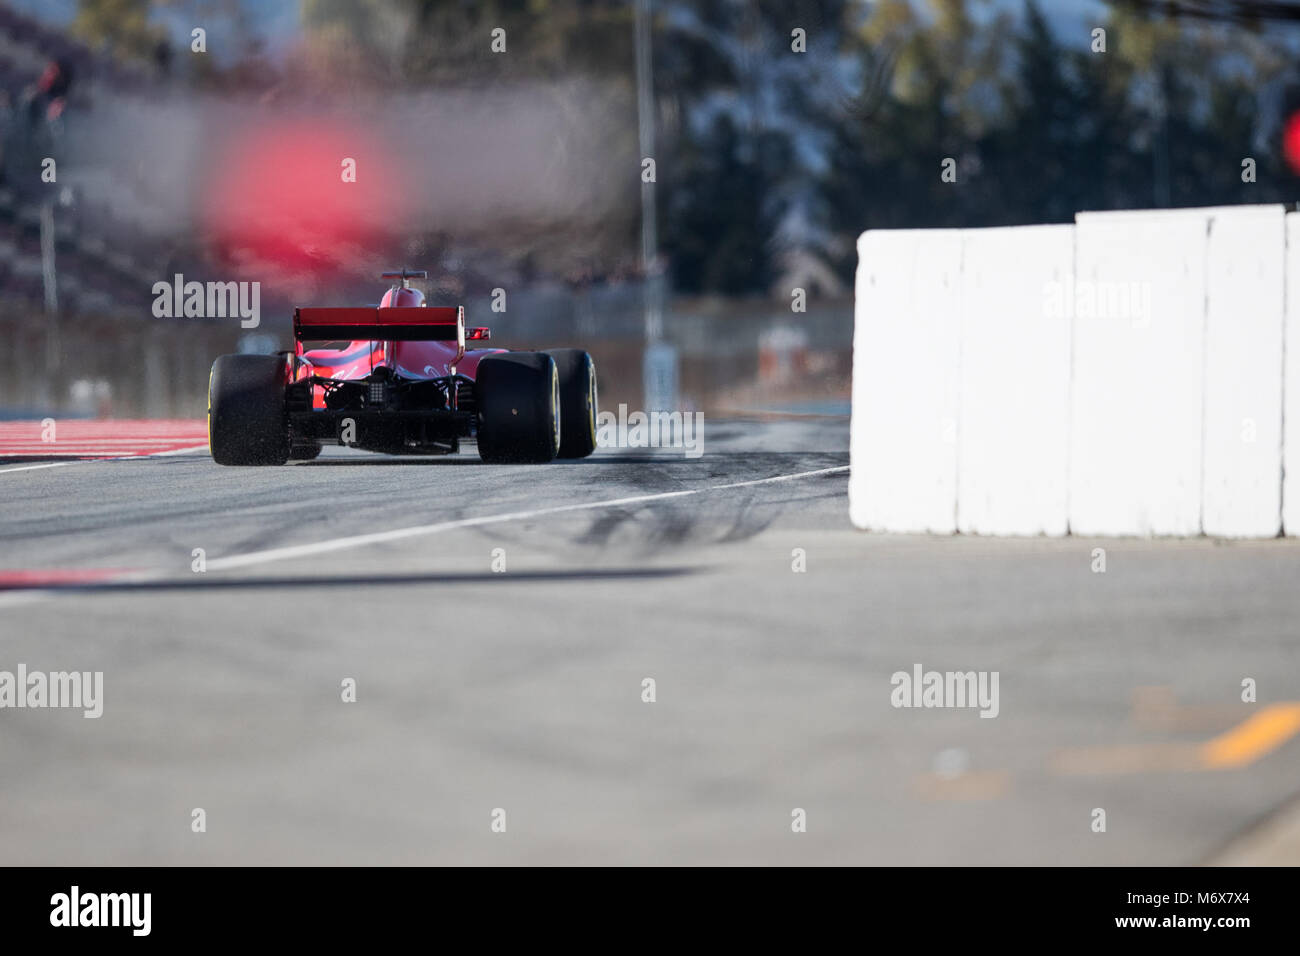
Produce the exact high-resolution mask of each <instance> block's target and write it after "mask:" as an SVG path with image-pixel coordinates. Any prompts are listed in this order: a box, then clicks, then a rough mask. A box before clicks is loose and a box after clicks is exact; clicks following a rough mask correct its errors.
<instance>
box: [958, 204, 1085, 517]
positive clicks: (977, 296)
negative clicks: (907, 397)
mask: <svg viewBox="0 0 1300 956" xmlns="http://www.w3.org/2000/svg"><path fill="white" fill-rule="evenodd" d="M1073 261H1074V227H1073V226H1031V227H1025V228H1012V229H973V230H969V231H966V232H965V233H963V235H962V273H961V304H960V306H959V311H960V315H961V359H960V365H961V369H960V385H961V387H960V401H959V405H960V412H959V417H958V428H957V528H958V530H959V531H962V532H965V533H975V534H1053V535H1060V534H1065V531H1066V522H1067V513H1066V507H1067V500H1068V496H1067V484H1066V479H1067V475H1068V469H1067V462H1068V459H1067V454H1066V453H1067V450H1068V449H1067V443H1066V435H1067V434H1068V430H1067V422H1068V418H1069V398H1070V391H1069V388H1070V320H1069V314H1068V311H1067V309H1066V307H1065V306H1066V301H1065V294H1066V292H1067V290H1068V286H1069V284H1070V274H1071V272H1072V270H1073Z"/></svg>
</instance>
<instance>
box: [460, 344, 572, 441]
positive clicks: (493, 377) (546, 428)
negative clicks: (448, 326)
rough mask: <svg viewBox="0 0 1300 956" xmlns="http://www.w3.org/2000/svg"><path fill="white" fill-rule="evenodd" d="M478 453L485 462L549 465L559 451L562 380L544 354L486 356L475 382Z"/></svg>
mask: <svg viewBox="0 0 1300 956" xmlns="http://www.w3.org/2000/svg"><path fill="white" fill-rule="evenodd" d="M474 399H475V401H476V402H477V403H478V454H479V457H480V458H482V459H483V460H484V461H486V462H493V463H501V462H533V463H538V464H540V463H542V462H548V461H551V460H552V459H553V458H555V455H556V453H557V452H558V451H559V450H560V436H561V432H560V428H561V416H560V378H559V373H558V372H557V370H556V367H555V360H554V359H552V358H551V357H550V356H549V355H547V354H546V353H545V352H507V353H502V354H500V355H489V356H487V357H486V358H484V359H483V360H482V361H480V362H479V364H478V373H477V374H476V376H475V379H474Z"/></svg>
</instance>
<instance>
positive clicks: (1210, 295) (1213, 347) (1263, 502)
mask: <svg viewBox="0 0 1300 956" xmlns="http://www.w3.org/2000/svg"><path fill="white" fill-rule="evenodd" d="M1285 260H1286V222H1285V215H1284V212H1283V209H1282V207H1281V206H1271V207H1270V206H1256V207H1245V208H1241V209H1229V210H1216V211H1215V213H1214V216H1213V218H1212V219H1211V221H1210V230H1209V254H1208V256H1207V261H1208V264H1209V268H1208V271H1207V274H1206V275H1207V281H1208V288H1207V290H1206V320H1205V478H1204V481H1205V488H1204V497H1203V499H1202V502H1203V503H1202V530H1204V532H1205V533H1206V534H1208V535H1216V536H1224V537H1271V536H1273V535H1276V534H1277V533H1278V529H1279V528H1280V527H1281V523H1282V480H1281V478H1282V392H1283V387H1282V372H1283V326H1284V321H1283V309H1284V300H1285V298H1286V295H1285ZM1294 288H1295V291H1296V294H1298V295H1300V284H1297V285H1296V286H1295V287H1294ZM1294 341H1295V342H1296V344H1297V347H1300V339H1296V340H1294ZM1295 384H1296V386H1297V388H1300V379H1296V380H1295Z"/></svg>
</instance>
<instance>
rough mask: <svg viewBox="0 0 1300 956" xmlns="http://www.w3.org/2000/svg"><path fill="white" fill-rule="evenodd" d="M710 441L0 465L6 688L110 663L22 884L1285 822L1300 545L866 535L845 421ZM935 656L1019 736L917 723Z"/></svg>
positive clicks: (1222, 850)
mask: <svg viewBox="0 0 1300 956" xmlns="http://www.w3.org/2000/svg"><path fill="white" fill-rule="evenodd" d="M705 438H706V445H705V454H704V456H703V457H701V458H698V459H688V458H686V457H684V456H683V455H682V454H681V452H680V450H677V451H673V450H671V449H660V450H654V451H642V450H624V451H614V450H608V451H607V450H602V451H600V452H598V453H597V455H596V456H594V457H593V458H591V459H589V460H587V461H584V462H578V463H558V464H554V465H549V466H519V467H499V466H485V465H482V464H480V463H479V462H478V459H477V457H476V455H475V454H474V452H473V450H472V448H471V449H470V450H469V451H467V452H466V453H463V454H462V455H460V456H457V457H455V458H447V459H398V458H384V457H382V456H373V455H368V454H362V453H352V452H348V451H343V450H338V449H333V450H327V451H326V453H325V455H324V456H322V457H321V458H320V459H318V460H317V461H315V462H302V463H297V464H292V465H289V466H286V467H283V468H271V469H233V468H221V467H218V466H217V465H215V464H213V463H212V461H211V460H210V459H209V458H208V457H207V456H206V454H201V453H182V454H172V455H167V456H161V457H154V458H140V459H125V460H100V461H87V462H68V461H59V462H28V463H18V462H15V463H10V464H0V569H5V570H0V585H2V586H3V587H4V588H6V590H4V591H3V592H0V669H7V670H13V669H15V668H16V667H17V665H18V664H19V663H23V664H25V665H26V666H27V667H28V668H29V669H41V670H47V671H54V670H79V671H103V673H104V713H103V716H102V717H101V718H99V719H97V720H96V719H85V718H83V717H82V715H81V713H80V712H77V711H67V710H27V709H23V710H17V709H13V710H5V711H3V712H0V721H3V733H0V768H3V799H2V800H0V808H2V809H0V863H4V864H36V863H55V864H107V863H120V864H143V863H173V864H175V863H179V864H189V863H193V864H200V863H217V864H233V863H264V864H269V863H310V864H333V863H374V864H379V863H412V864H413V863H470V864H492V863H554V864H577V863H632V862H640V863H652V864H658V863H740V864H757V863H865V864H911V863H963V864H985V863H987V864H1029V863H1039V864H1060V863H1083V864H1188V863H1203V862H1216V861H1220V860H1224V859H1232V860H1236V861H1239V862H1253V861H1257V860H1258V859H1259V858H1258V857H1254V856H1252V855H1251V853H1249V852H1244V851H1243V850H1242V849H1241V848H1242V847H1245V846H1248V845H1249V843H1250V840H1251V838H1252V834H1257V833H1259V832H1260V830H1259V828H1260V827H1269V826H1279V825H1284V824H1285V821H1286V820H1287V819H1288V816H1287V815H1286V810H1285V808H1286V807H1287V806H1288V805H1289V804H1290V803H1291V801H1292V800H1293V799H1294V798H1295V797H1296V795H1297V793H1298V792H1300V774H1298V773H1297V767H1300V738H1297V736H1296V733H1295V728H1294V727H1291V724H1290V723H1288V721H1289V719H1290V718H1289V717H1288V716H1287V715H1288V714H1291V713H1293V711H1291V710H1288V702H1295V701H1300V651H1298V650H1297V648H1298V647H1300V642H1298V641H1297V640H1296V621H1297V619H1298V618H1300V613H1298V612H1300V588H1297V581H1300V544H1297V543H1295V542H1291V541H1284V540H1276V541H1264V542H1251V543H1246V542H1238V543H1233V542H1228V543H1224V542H1214V541H1209V540H1203V539H1202V540H1190V541H1151V540H1109V541H1090V540H1079V539H1062V540H1047V539H1028V540H993V539H980V538H968V537H952V538H936V537H902V536H898V537H896V536H887V535H867V534H863V533H860V532H857V531H855V530H853V529H852V528H851V527H850V526H849V523H848V507H847V500H846V488H847V483H848V475H847V465H848V422H847V419H809V420H803V421H800V420H788V421H763V422H759V421H734V422H710V423H709V424H708V429H707V431H706V433H705ZM35 465H40V466H41V467H34V466H35ZM770 479H780V480H770ZM1097 547H1103V548H1105V549H1106V571H1105V573H1094V571H1093V570H1092V566H1093V564H1094V556H1093V549H1094V548H1097ZM195 549H203V558H204V560H205V562H206V568H207V570H206V571H203V572H196V571H194V570H192V567H193V565H194V564H195V562H196V560H197V559H196V557H195V555H194V551H195ZM496 549H502V550H500V551H497V550H496ZM794 549H803V552H804V554H805V557H806V568H807V570H806V571H805V572H803V573H796V572H795V571H793V570H792V563H793V562H794V561H795V560H796V559H795V557H793V556H792V554H793V552H794ZM494 551H495V552H496V554H495V558H494ZM494 560H495V561H496V563H497V566H498V567H500V563H501V561H503V560H504V562H505V570H504V571H494V569H493V564H494ZM20 571H21V572H23V573H18V572H20ZM33 585H42V586H44V585H57V586H51V587H47V588H46V589H45V590H33V589H32V586H33ZM916 664H920V665H922V666H923V667H924V668H925V669H927V670H928V669H938V670H963V671H964V670H976V671H981V670H984V671H997V672H998V673H999V674H1000V702H999V712H998V715H997V717H996V718H994V719H984V718H981V717H980V716H979V714H978V712H976V711H975V710H971V709H966V710H956V709H951V710H940V709H924V708H921V709H917V708H895V707H893V706H892V705H891V701H890V698H891V689H892V688H891V683H890V677H891V674H893V673H894V672H896V671H909V672H910V671H911V670H912V668H913V666H914V665H916ZM349 678H350V679H353V680H355V682H356V685H355V686H356V701H355V702H352V703H345V702H344V701H343V699H342V697H343V692H342V690H341V688H342V686H343V682H344V681H345V680H346V679H349ZM646 678H653V680H654V681H655V695H656V699H655V701H654V702H653V703H647V702H644V701H643V700H642V694H643V680H644V679H646ZM1244 678H1253V679H1255V680H1256V681H1257V684H1258V695H1259V699H1258V702H1256V703H1253V704H1252V703H1243V702H1242V701H1241V700H1240V694H1241V682H1242V680H1243V679H1244ZM1261 717H1262V718H1263V719H1262V720H1261V719H1260V718H1261ZM195 808H202V809H203V810H204V811H205V814H206V832H203V833H195V832H193V831H192V829H191V819H192V816H191V814H192V811H193V810H194V809H195ZM498 808H500V809H503V810H505V812H506V815H505V818H506V821H507V825H506V832H504V833H500V832H494V831H493V829H492V822H493V811H494V810H496V809H498ZM795 808H801V809H803V810H804V811H805V812H806V816H807V832H805V833H794V832H792V829H791V820H792V811H793V810H794V809H795ZM1095 808H1101V809H1104V810H1105V814H1106V830H1105V832H1103V833H1097V832H1093V828H1092V825H1093V820H1094V814H1093V810H1094V809H1095ZM1278 814H1282V815H1281V816H1278ZM1270 846H1272V847H1273V850H1272V851H1271V852H1276V847H1277V844H1276V842H1275V841H1274V842H1272V843H1270ZM1297 852H1298V853H1300V848H1297ZM1243 854H1244V855H1243ZM1298 861H1300V856H1296V857H1293V858H1290V859H1289V860H1287V862H1291V863H1295V862H1298Z"/></svg>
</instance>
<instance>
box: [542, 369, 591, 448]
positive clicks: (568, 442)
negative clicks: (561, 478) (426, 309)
mask: <svg viewBox="0 0 1300 956" xmlns="http://www.w3.org/2000/svg"><path fill="white" fill-rule="evenodd" d="M547 354H548V355H549V356H550V357H551V358H553V359H555V368H556V371H557V372H558V373H559V376H560V452H559V455H558V456H557V457H559V458H586V457H587V456H588V455H590V454H591V453H592V452H593V451H595V450H596V414H597V412H596V363H595V362H593V361H592V360H591V356H590V355H588V354H587V353H586V352H584V351H583V350H582V349H551V350H550V351H549V352H547Z"/></svg>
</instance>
